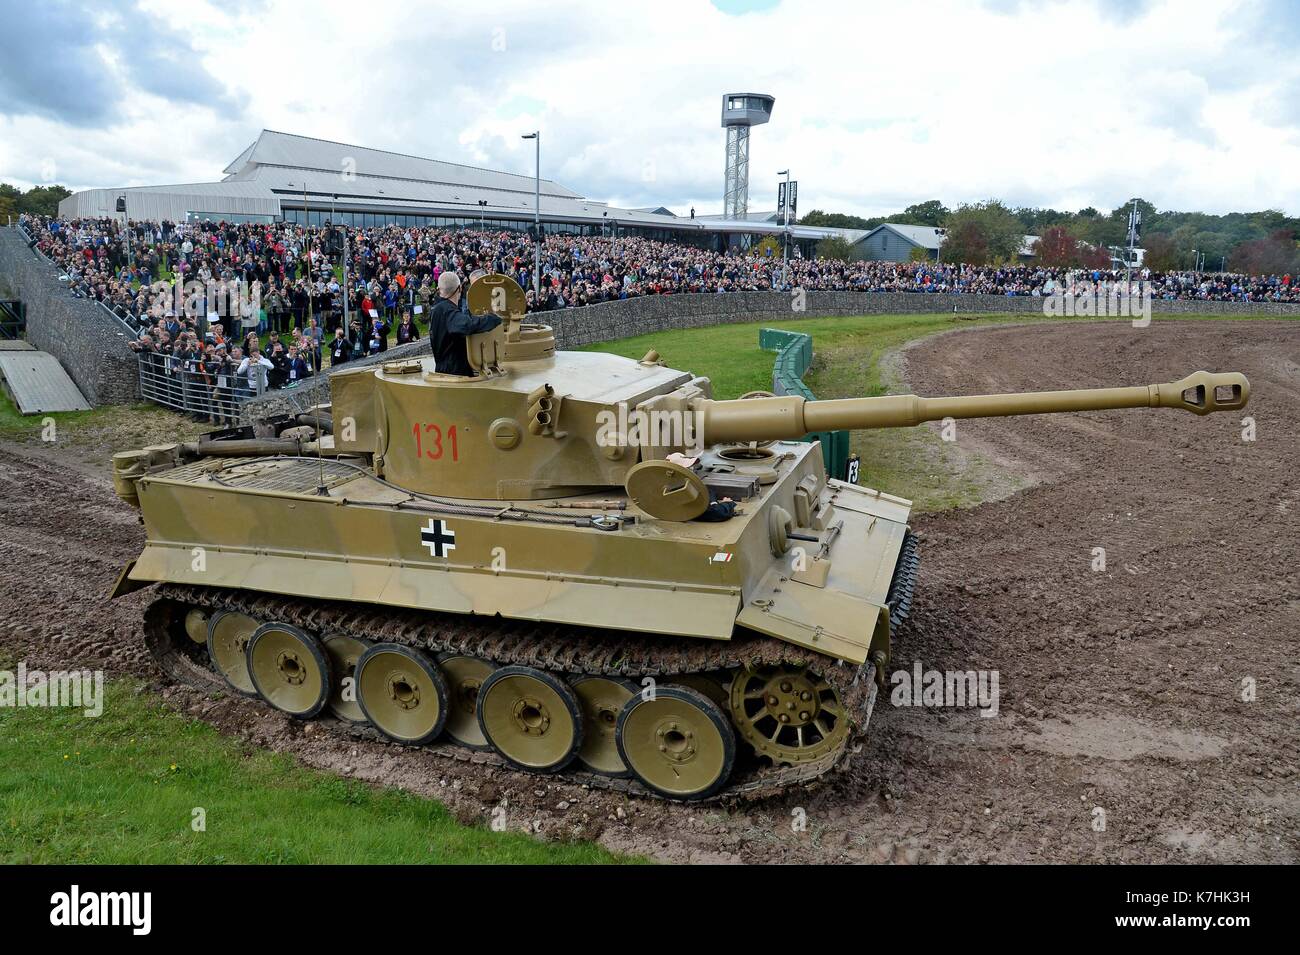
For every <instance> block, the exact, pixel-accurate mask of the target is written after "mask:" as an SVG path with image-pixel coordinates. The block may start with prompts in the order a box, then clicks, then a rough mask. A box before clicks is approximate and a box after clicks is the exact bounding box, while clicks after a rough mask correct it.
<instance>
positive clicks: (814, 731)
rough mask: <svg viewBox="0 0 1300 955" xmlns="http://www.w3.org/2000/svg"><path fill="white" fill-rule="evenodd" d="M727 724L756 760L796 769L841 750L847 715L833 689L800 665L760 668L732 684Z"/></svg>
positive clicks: (748, 670) (749, 670)
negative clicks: (757, 758) (802, 764)
mask: <svg viewBox="0 0 1300 955" xmlns="http://www.w3.org/2000/svg"><path fill="white" fill-rule="evenodd" d="M731 719H732V722H733V723H735V725H736V732H738V733H739V734H740V738H741V739H743V740H744V741H745V742H746V743H748V744H749V745H750V746H752V747H754V751H755V752H756V753H758V755H759V756H766V757H767V758H768V759H770V760H771V761H772V762H773V763H775V764H777V765H785V766H797V765H799V764H801V763H808V762H812V761H814V760H818V759H821V758H822V757H823V756H826V755H827V754H829V753H833V752H835V751H836V750H837V749H839V748H840V747H841V746H843V745H844V743H845V741H846V740H847V739H848V735H849V719H848V714H847V713H845V711H844V706H843V704H842V703H841V702H840V698H839V694H837V693H836V692H835V689H834V687H832V686H831V685H830V684H829V683H827V682H826V681H825V680H823V679H822V678H821V677H820V676H818V675H817V674H815V673H811V672H809V670H808V668H807V667H803V666H797V667H796V666H759V667H749V668H746V669H743V670H741V671H740V672H739V673H737V674H736V677H735V679H734V680H732V681H731Z"/></svg>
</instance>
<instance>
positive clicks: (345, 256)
mask: <svg viewBox="0 0 1300 955" xmlns="http://www.w3.org/2000/svg"><path fill="white" fill-rule="evenodd" d="M337 199H338V196H337V195H336V196H334V200H331V203H330V223H331V224H332V225H333V227H334V228H335V229H338V230H339V235H340V236H341V237H342V239H343V243H342V244H343V248H342V249H341V250H340V251H341V253H342V256H343V288H342V291H341V294H340V295H339V298H341V299H343V334H344V335H347V334H349V331H350V329H351V328H352V326H351V325H349V324H348V233H347V230H346V229H344V228H343V227H342V226H340V225H338V224H337V223H335V222H334V204H333V203H334V201H336V200H337Z"/></svg>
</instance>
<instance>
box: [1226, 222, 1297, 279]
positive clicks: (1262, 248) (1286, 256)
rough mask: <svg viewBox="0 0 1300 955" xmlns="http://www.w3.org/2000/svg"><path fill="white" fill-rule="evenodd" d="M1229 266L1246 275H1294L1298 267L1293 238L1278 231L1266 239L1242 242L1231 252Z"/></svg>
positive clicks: (1283, 231) (1284, 230)
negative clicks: (1289, 273)
mask: <svg viewBox="0 0 1300 955" xmlns="http://www.w3.org/2000/svg"><path fill="white" fill-rule="evenodd" d="M1228 264H1229V266H1230V267H1231V268H1232V269H1234V270H1236V271H1238V272H1245V273H1247V274H1248V275H1282V274H1284V273H1286V272H1291V273H1293V274H1294V272H1295V271H1296V269H1297V267H1298V266H1300V255H1298V254H1297V249H1296V243H1295V237H1294V236H1293V235H1292V234H1291V232H1290V231H1289V230H1287V229H1279V230H1278V231H1277V232H1274V233H1273V234H1272V235H1270V236H1269V237H1268V238H1267V239H1253V240H1251V241H1250V242H1243V243H1241V245H1239V246H1237V247H1236V248H1235V249H1233V250H1232V255H1231V256H1230V257H1229V259H1228Z"/></svg>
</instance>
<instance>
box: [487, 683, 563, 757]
mask: <svg viewBox="0 0 1300 955" xmlns="http://www.w3.org/2000/svg"><path fill="white" fill-rule="evenodd" d="M478 722H479V726H480V727H482V729H483V735H484V736H486V737H487V740H488V742H489V743H491V744H492V748H493V749H495V750H496V751H497V752H498V753H500V754H501V755H502V756H503V757H505V759H506V761H507V762H509V763H510V764H511V765H512V766H515V767H517V768H518V769H524V770H527V771H529V772H533V773H554V772H557V771H559V770H561V769H563V768H564V767H565V766H567V765H568V764H569V762H570V761H571V760H572V759H573V757H575V756H576V755H578V750H579V749H580V748H581V747H582V736H583V733H582V729H583V727H582V709H581V707H580V706H579V705H578V697H577V695H576V694H574V692H573V690H571V689H569V687H568V686H567V685H566V684H565V683H564V681H563V680H560V679H559V678H558V677H555V676H552V675H551V674H549V673H545V672H543V671H541V670H534V669H533V668H532V667H521V666H509V667H502V668H501V669H499V670H494V671H493V672H492V674H491V676H489V677H488V678H487V679H486V680H484V681H483V686H482V688H480V690H479V693H478Z"/></svg>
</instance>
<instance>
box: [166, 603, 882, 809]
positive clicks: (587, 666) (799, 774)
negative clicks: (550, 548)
mask: <svg viewBox="0 0 1300 955" xmlns="http://www.w3.org/2000/svg"><path fill="white" fill-rule="evenodd" d="M157 593H158V599H157V600H155V601H154V602H153V603H152V604H150V606H149V608H148V609H147V610H146V612H145V641H146V644H147V646H148V649H149V652H150V653H151V654H152V656H153V657H154V659H155V660H157V662H158V664H159V666H161V667H162V669H163V671H164V672H165V673H166V674H167V675H168V676H169V677H171V678H172V679H174V680H176V681H177V682H179V683H183V684H185V685H188V686H192V687H196V688H198V689H202V690H226V689H227V686H226V683H225V681H224V680H223V679H222V678H221V677H220V676H219V675H218V674H217V673H215V672H213V671H212V670H211V669H210V668H209V666H208V662H207V656H206V654H205V653H203V652H202V650H201V649H200V648H199V647H198V646H197V645H194V650H195V651H196V652H194V653H192V654H191V653H186V652H185V651H184V650H182V649H181V648H180V647H179V646H178V645H177V641H176V640H175V639H173V636H174V633H175V628H174V627H173V626H172V625H171V624H172V622H173V620H174V618H173V617H172V613H171V611H172V610H173V609H175V608H180V607H183V608H185V609H187V610H188V609H190V608H194V607H199V608H202V609H205V610H207V611H208V612H209V613H212V612H216V611H219V610H228V611H234V612H236V613H242V614H247V615H248V616H250V617H252V618H254V619H255V620H262V621H270V620H282V621H288V622H292V623H294V624H296V625H298V626H300V627H303V628H304V629H306V630H308V631H311V632H314V633H316V634H318V635H322V636H323V635H325V634H329V633H343V634H346V635H348V636H352V637H356V638H358V639H362V640H369V641H372V642H376V643H378V642H389V643H402V644H407V645H409V646H414V647H419V648H422V649H425V650H429V651H431V652H434V653H437V652H450V653H457V654H466V655H469V656H475V657H479V658H481V659H485V660H490V661H492V662H493V663H497V664H501V665H511V664H517V665H521V666H531V667H536V668H538V669H543V670H550V671H552V672H556V673H560V674H564V675H575V674H599V675H604V676H622V677H628V678H635V677H647V676H649V677H669V678H670V677H673V676H676V675H681V674H687V673H701V672H708V671H710V670H722V669H727V668H731V667H738V666H746V665H748V666H754V665H758V664H763V663H767V664H777V663H789V664H794V665H799V664H810V665H814V666H817V669H818V672H820V673H821V674H822V675H823V676H824V677H825V678H826V680H827V681H828V682H829V683H830V684H831V685H832V686H834V687H835V690H836V692H838V693H839V695H840V699H841V700H843V701H844V703H845V706H846V707H847V708H848V710H849V712H850V713H852V714H854V730H853V732H852V733H851V734H850V735H849V737H848V739H847V740H846V742H845V746H844V747H842V748H841V749H840V750H838V751H836V752H833V753H828V754H827V755H826V756H824V757H823V758H822V759H820V760H817V761H814V762H810V763H805V764H802V765H799V766H763V767H759V768H757V769H755V770H753V771H751V772H747V773H745V774H744V775H737V776H733V777H732V782H731V784H730V785H728V786H727V787H726V788H725V789H723V790H722V791H721V792H720V793H718V794H717V795H715V796H712V797H710V798H708V799H703V800H694V802H695V803H696V804H699V803H709V802H715V803H716V802H720V801H725V800H728V799H735V798H744V799H757V798H762V797H765V796H771V795H776V794H778V793H780V792H783V791H785V790H788V789H790V788H791V787H794V786H798V785H802V784H806V783H809V782H811V781H813V780H815V779H816V778H818V777H820V776H823V775H825V774H826V773H828V772H830V771H831V770H832V769H836V768H843V767H844V765H845V764H847V762H848V758H849V757H850V756H851V755H852V754H853V753H855V752H857V751H858V750H859V749H860V748H861V745H860V744H861V742H862V740H863V739H864V738H865V735H866V728H867V723H868V721H869V719H870V716H871V710H872V707H873V705H874V703H875V700H876V683H875V681H874V680H873V679H872V678H871V668H870V666H869V665H867V666H862V667H850V666H848V665H836V662H835V661H833V660H831V659H829V658H827V657H822V656H820V655H819V654H814V653H811V652H809V651H804V650H801V649H800V648H799V647H796V646H793V645H790V644H786V643H781V642H779V641H777V640H774V639H772V638H770V637H766V636H763V635H761V634H755V633H750V632H748V631H739V632H738V634H737V636H736V637H735V638H734V639H732V640H730V641H715V640H699V641H695V640H692V641H689V642H686V641H681V640H679V641H674V642H671V643H670V642H668V640H667V639H666V638H663V637H660V638H647V637H639V636H636V635H633V634H628V633H621V632H618V631H610V630H595V629H590V630H589V629H585V628H568V627H563V626H560V625H558V624H553V623H526V622H520V621H513V620H502V619H500V618H496V617H483V616H474V615H459V614H458V615H450V614H438V613H433V612H427V611H418V610H404V609H400V608H398V609H395V608H390V607H375V606H370V605H367V604H360V603H351V602H341V601H318V600H297V599H293V598H289V597H282V596H277V595H267V594H260V593H256V592H252V591H241V590H228V589H221V588H214V587H194V586H186V585H180V584H162V585H160V586H159V587H158V590H157ZM182 640H183V638H182ZM317 722H321V723H326V724H332V726H333V728H334V730H335V731H336V732H339V733H340V734H341V735H347V736H353V737H360V738H366V739H372V740H379V741H383V742H388V743H390V744H391V745H394V746H398V745H401V744H398V743H392V741H390V740H388V739H387V738H386V737H384V736H382V735H381V734H380V733H379V732H378V731H376V730H375V729H373V728H372V727H369V726H355V725H352V724H349V723H346V722H344V721H342V720H338V719H336V718H334V717H332V716H330V715H328V713H327V714H324V715H322V716H320V717H318V718H317ZM412 748H418V749H422V750H428V751H432V752H434V753H437V754H438V755H441V756H446V757H448V758H451V759H457V760H460V761H462V762H468V763H476V764H483V765H489V766H494V767H498V768H501V769H504V770H507V771H509V772H512V773H518V772H519V771H518V770H515V769H513V768H512V767H510V766H509V764H507V763H506V761H505V760H504V759H502V758H501V757H499V756H498V755H497V754H496V753H494V752H491V751H489V750H471V749H466V748H465V747H462V746H458V745H456V744H455V743H450V742H434V743H430V744H427V745H425V746H421V747H412ZM519 774H520V775H521V776H525V775H526V774H524V773H519ZM557 778H558V779H561V780H564V781H565V782H570V783H575V784H579V785H587V786H591V787H592V788H593V789H606V790H614V791H617V792H624V793H627V794H628V795H634V796H639V797H649V798H654V799H665V797H664V796H661V795H659V794H658V793H655V792H652V791H651V790H649V789H647V788H645V787H644V786H642V785H641V784H640V783H639V782H637V781H636V780H635V779H630V778H613V777H609V776H602V775H599V774H597V773H590V772H587V771H585V770H583V769H581V768H579V767H578V766H577V764H573V765H571V766H570V767H569V768H567V769H565V770H564V772H563V773H561V774H560V775H559V776H558V777H557ZM667 801H670V802H675V801H678V800H667Z"/></svg>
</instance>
